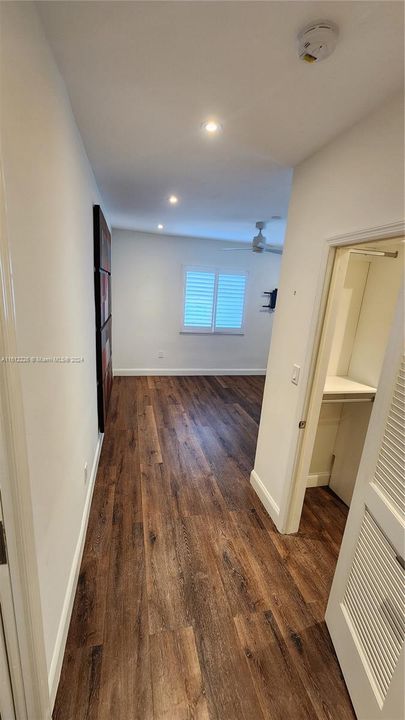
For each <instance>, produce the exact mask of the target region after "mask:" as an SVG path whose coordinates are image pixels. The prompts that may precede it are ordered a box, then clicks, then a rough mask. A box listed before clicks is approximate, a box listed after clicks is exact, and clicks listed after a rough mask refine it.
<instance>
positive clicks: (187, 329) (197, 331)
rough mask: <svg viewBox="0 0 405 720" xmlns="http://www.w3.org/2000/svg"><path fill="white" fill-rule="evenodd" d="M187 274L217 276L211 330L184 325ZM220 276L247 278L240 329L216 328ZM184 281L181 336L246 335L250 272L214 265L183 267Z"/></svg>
mask: <svg viewBox="0 0 405 720" xmlns="http://www.w3.org/2000/svg"><path fill="white" fill-rule="evenodd" d="M187 272H207V273H213V274H214V275H215V281H214V296H213V305H212V320H211V329H210V328H207V327H199V326H198V325H195V326H185V325H184V312H185V304H186V281H187ZM220 275H242V276H243V277H244V278H245V292H244V295H243V308H242V324H241V327H240V328H221V329H219V330H217V329H216V328H215V322H216V314H217V300H218V280H219V276H220ZM182 279H183V302H182V306H181V313H182V314H181V330H180V334H181V335H244V334H245V317H246V295H247V289H248V281H249V272H248V271H247V270H243V269H240V268H232V269H230V268H227V269H226V270H225V269H223V268H221V267H214V266H212V265H210V266H206V265H182Z"/></svg>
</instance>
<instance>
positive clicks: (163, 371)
mask: <svg viewBox="0 0 405 720" xmlns="http://www.w3.org/2000/svg"><path fill="white" fill-rule="evenodd" d="M265 374H266V368H114V370H113V375H114V377H118V376H127V375H136V376H142V377H143V376H145V375H153V376H159V375H162V376H163V375H176V376H177V375H179V376H181V375H265Z"/></svg>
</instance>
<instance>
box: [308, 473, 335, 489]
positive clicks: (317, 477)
mask: <svg viewBox="0 0 405 720" xmlns="http://www.w3.org/2000/svg"><path fill="white" fill-rule="evenodd" d="M329 480H330V472H319V473H309V475H308V480H307V488H311V487H323V486H324V485H329Z"/></svg>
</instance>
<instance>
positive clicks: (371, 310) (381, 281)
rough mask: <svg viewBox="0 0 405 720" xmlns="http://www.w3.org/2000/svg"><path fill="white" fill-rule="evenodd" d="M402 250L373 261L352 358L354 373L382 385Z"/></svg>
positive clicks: (358, 377)
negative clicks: (381, 373) (380, 379)
mask: <svg viewBox="0 0 405 720" xmlns="http://www.w3.org/2000/svg"><path fill="white" fill-rule="evenodd" d="M396 249H397V248H396ZM398 252H399V254H398V257H397V258H396V259H393V258H382V257H376V258H374V259H373V260H371V262H370V266H369V267H370V270H369V273H368V277H367V283H366V287H365V292H364V298H363V304H362V308H361V313H360V317H359V323H358V326H357V330H356V337H355V341H354V345H353V353H352V356H351V360H350V367H349V372H348V374H349V375H350V377H351V378H353V379H354V380H359V382H363V383H365V384H366V385H371V386H372V387H377V386H378V380H379V377H380V372H381V368H382V364H383V360H384V354H385V350H386V347H387V342H388V336H389V331H390V327H391V325H392V321H393V318H394V313H395V307H396V303H397V298H398V292H399V288H400V285H401V280H402V276H403V267H404V266H403V250H402V249H399V251H398Z"/></svg>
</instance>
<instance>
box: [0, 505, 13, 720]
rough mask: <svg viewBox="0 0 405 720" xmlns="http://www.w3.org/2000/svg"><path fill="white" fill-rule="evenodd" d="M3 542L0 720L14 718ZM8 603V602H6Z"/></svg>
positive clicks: (0, 569) (0, 518)
mask: <svg viewBox="0 0 405 720" xmlns="http://www.w3.org/2000/svg"><path fill="white" fill-rule="evenodd" d="M0 533H3V516H2V510H1V502H0ZM6 560H7V558H6V554H5V544H4V542H3V538H2V537H0V720H15V712H14V700H13V691H12V687H11V677H10V665H9V656H8V653H7V647H6V639H5V634H4V617H3V615H4V613H6V612H7V609H6V603H7V596H8V594H9V584H10V578H9V574H8V564H7V562H6ZM7 604H8V603H7Z"/></svg>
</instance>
